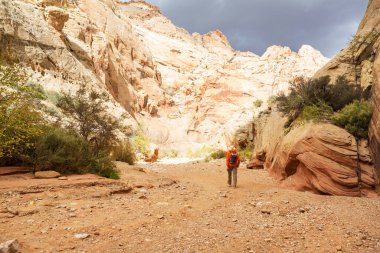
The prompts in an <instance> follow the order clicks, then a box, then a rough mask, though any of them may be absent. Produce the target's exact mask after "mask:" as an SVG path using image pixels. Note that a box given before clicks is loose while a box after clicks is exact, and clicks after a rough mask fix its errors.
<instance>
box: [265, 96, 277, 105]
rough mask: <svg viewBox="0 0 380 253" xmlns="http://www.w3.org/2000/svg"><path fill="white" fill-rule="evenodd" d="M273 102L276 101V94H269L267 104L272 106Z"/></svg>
mask: <svg viewBox="0 0 380 253" xmlns="http://www.w3.org/2000/svg"><path fill="white" fill-rule="evenodd" d="M274 102H276V96H270V97H269V98H268V100H267V104H268V106H272V105H273V103H274Z"/></svg>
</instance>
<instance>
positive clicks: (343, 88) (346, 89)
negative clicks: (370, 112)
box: [326, 76, 368, 111]
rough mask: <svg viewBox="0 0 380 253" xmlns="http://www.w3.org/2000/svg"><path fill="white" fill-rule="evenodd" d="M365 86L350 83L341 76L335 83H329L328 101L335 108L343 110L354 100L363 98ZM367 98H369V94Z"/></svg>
mask: <svg viewBox="0 0 380 253" xmlns="http://www.w3.org/2000/svg"><path fill="white" fill-rule="evenodd" d="M363 94H364V91H363V88H362V87H360V85H355V84H350V83H348V81H347V80H346V78H345V77H343V76H340V77H338V79H337V80H336V82H335V84H334V85H329V94H328V96H327V98H326V102H327V103H328V104H329V105H330V106H331V107H332V108H333V109H334V111H338V110H341V109H342V108H343V107H345V106H346V105H348V104H350V103H352V102H353V101H354V100H360V99H361V98H363ZM365 99H368V95H367V96H366V98H365Z"/></svg>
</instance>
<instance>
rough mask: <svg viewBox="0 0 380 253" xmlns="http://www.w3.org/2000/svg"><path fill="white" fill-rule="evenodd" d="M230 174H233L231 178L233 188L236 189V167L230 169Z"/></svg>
mask: <svg viewBox="0 0 380 253" xmlns="http://www.w3.org/2000/svg"><path fill="white" fill-rule="evenodd" d="M232 172H233V178H234V183H233V187H236V183H237V167H234V168H233V169H232Z"/></svg>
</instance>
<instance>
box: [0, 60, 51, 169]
mask: <svg viewBox="0 0 380 253" xmlns="http://www.w3.org/2000/svg"><path fill="white" fill-rule="evenodd" d="M42 98H43V94H42V93H41V89H40V87H39V86H37V85H27V76H26V75H25V72H24V71H22V70H21V69H20V68H19V67H17V66H12V67H6V66H0V164H3V165H17V164H19V163H21V162H22V161H23V160H24V159H26V158H27V156H26V154H27V153H29V152H31V151H32V150H33V149H34V148H35V142H36V140H37V139H38V137H39V136H40V135H42V132H43V129H42V128H43V125H44V124H45V122H44V119H43V116H42V114H41V112H40V111H39V110H38V109H39V107H41V106H40V104H39V103H38V102H39V100H40V99H42Z"/></svg>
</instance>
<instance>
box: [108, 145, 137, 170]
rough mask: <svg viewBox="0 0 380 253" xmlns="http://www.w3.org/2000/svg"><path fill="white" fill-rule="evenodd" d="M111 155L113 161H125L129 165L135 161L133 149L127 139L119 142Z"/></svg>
mask: <svg viewBox="0 0 380 253" xmlns="http://www.w3.org/2000/svg"><path fill="white" fill-rule="evenodd" d="M112 157H113V159H114V160H115V161H120V162H125V163H128V164H130V165H133V164H135V162H136V155H135V151H134V149H133V147H132V145H131V143H129V141H127V142H123V143H119V144H118V145H117V146H115V147H114V148H113V155H112Z"/></svg>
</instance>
